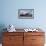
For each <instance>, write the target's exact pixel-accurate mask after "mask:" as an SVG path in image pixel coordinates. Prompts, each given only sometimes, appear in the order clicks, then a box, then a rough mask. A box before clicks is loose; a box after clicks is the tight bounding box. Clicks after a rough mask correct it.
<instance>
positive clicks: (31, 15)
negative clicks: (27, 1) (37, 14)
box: [18, 9, 34, 19]
mask: <svg viewBox="0 0 46 46" xmlns="http://www.w3.org/2000/svg"><path fill="white" fill-rule="evenodd" d="M24 12H25V13H24ZM18 17H19V18H20V19H34V9H19V10H18Z"/></svg>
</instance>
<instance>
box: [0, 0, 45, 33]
mask: <svg viewBox="0 0 46 46" xmlns="http://www.w3.org/2000/svg"><path fill="white" fill-rule="evenodd" d="M18 9H34V19H18ZM9 24H13V25H14V26H15V27H16V28H29V27H30V28H31V27H33V28H34V27H35V28H36V27H40V28H42V29H43V30H44V31H45V32H46V0H0V27H1V28H0V31H1V29H2V27H3V28H4V27H7V26H8V25H9Z"/></svg>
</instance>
